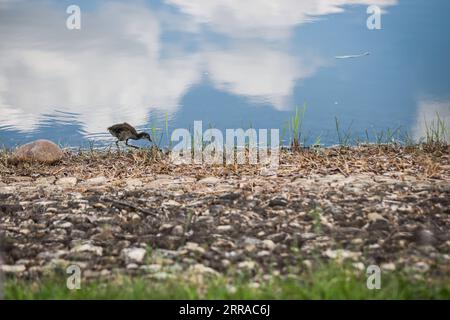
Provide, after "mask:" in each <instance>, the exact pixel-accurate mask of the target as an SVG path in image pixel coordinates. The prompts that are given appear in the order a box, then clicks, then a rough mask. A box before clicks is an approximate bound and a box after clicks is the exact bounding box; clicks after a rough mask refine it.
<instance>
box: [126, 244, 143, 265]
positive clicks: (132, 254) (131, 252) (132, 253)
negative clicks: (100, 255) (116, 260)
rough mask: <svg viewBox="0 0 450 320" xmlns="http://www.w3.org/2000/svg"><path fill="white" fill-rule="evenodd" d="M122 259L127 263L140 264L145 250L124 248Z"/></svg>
mask: <svg viewBox="0 0 450 320" xmlns="http://www.w3.org/2000/svg"><path fill="white" fill-rule="evenodd" d="M121 254H122V257H123V258H124V259H125V261H127V262H129V263H142V262H143V261H144V258H145V254H146V250H145V249H143V248H126V249H123V250H122V253H121Z"/></svg>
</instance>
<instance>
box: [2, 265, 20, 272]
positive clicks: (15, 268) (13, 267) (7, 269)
mask: <svg viewBox="0 0 450 320" xmlns="http://www.w3.org/2000/svg"><path fill="white" fill-rule="evenodd" d="M0 270H1V271H2V272H4V273H21V272H24V271H25V270H26V268H25V266H24V265H0Z"/></svg>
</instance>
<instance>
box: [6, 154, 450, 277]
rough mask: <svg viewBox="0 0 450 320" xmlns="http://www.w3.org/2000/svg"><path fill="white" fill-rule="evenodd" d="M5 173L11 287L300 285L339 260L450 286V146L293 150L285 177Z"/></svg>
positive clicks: (95, 167)
mask: <svg viewBox="0 0 450 320" xmlns="http://www.w3.org/2000/svg"><path fill="white" fill-rule="evenodd" d="M0 174H1V175H0V232H1V246H2V251H3V264H2V265H1V266H0V268H1V270H3V272H4V273H5V274H6V276H7V277H8V276H9V277H20V278H25V279H36V278H38V277H42V276H43V275H46V274H49V273H52V272H55V270H56V271H57V270H60V271H61V270H62V272H65V267H66V266H68V265H70V264H78V265H79V266H80V267H81V268H82V270H83V275H84V277H86V278H98V277H108V276H113V275H116V274H131V275H137V274H139V275H145V276H148V277H151V278H155V279H166V278H170V277H171V276H173V275H176V274H180V273H189V272H193V273H195V274H199V273H208V274H218V273H222V274H228V273H230V272H245V273H246V274H250V275H256V274H272V275H273V274H279V275H292V274H299V273H301V272H304V271H305V270H307V269H310V268H314V266H315V265H316V264H317V263H319V262H320V261H328V260H335V261H337V262H341V261H348V262H349V263H351V264H353V265H354V266H355V268H357V269H360V270H365V267H366V266H368V265H370V264H377V265H379V266H380V267H381V268H382V270H385V271H393V270H401V271H405V272H408V273H410V274H412V275H413V276H415V277H418V276H424V275H426V276H427V277H431V278H434V277H439V278H440V277H442V276H443V277H445V278H447V279H448V276H449V274H450V273H449V271H450V263H449V262H450V255H449V254H450V233H449V227H450V218H449V217H450V216H449V213H450V179H449V177H450V165H449V148H444V149H443V150H439V151H435V152H432V153H431V152H424V151H421V150H419V149H418V148H410V149H408V148H401V147H395V146H368V147H358V148H330V149H322V150H319V151H312V150H309V151H303V152H299V153H289V152H282V154H281V163H280V167H279V168H278V170H277V171H272V170H268V169H267V168H264V167H262V166H250V165H243V166H213V167H212V166H196V165H181V166H175V165H173V164H171V163H170V162H169V161H167V160H165V159H164V157H159V158H157V159H155V157H154V154H149V153H146V152H143V151H133V152H129V153H115V152H114V153H113V152H104V151H95V152H91V153H79V154H78V153H68V154H67V156H66V158H65V159H64V160H63V161H62V162H61V163H59V164H57V165H54V166H43V165H42V166H39V165H27V164H23V165H12V164H8V163H7V162H2V163H1V164H0Z"/></svg>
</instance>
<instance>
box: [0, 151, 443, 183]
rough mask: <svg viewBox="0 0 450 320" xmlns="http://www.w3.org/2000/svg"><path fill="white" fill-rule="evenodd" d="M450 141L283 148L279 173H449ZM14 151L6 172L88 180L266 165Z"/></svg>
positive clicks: (3, 159) (2, 162) (3, 162)
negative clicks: (38, 160) (35, 158)
mask: <svg viewBox="0 0 450 320" xmlns="http://www.w3.org/2000/svg"><path fill="white" fill-rule="evenodd" d="M449 154H450V147H449V146H448V145H440V146H439V147H437V146H436V145H435V146H434V147H433V148H431V147H429V146H428V147H426V146H423V145H415V146H409V147H403V146H398V145H365V146H358V147H336V148H324V149H302V150H301V151H299V152H291V151H288V150H282V151H281V152H280V167H281V168H283V170H281V171H279V174H281V175H282V174H283V172H286V170H287V171H290V169H289V168H291V167H292V170H295V171H296V173H297V174H298V175H300V176H308V175H311V174H320V175H326V174H336V173H341V174H343V175H345V176H349V175H351V174H356V173H368V172H369V173H374V174H377V175H382V174H386V173H395V172H402V173H404V174H408V175H412V176H418V177H421V178H435V179H442V178H444V179H446V178H449V176H450V174H449ZM9 156H10V152H9V151H2V152H1V153H0V175H1V177H2V180H7V177H8V176H35V177H36V176H56V177H62V176H77V177H79V178H82V179H88V178H91V177H96V176H107V177H110V178H115V179H126V178H137V177H139V178H142V177H146V176H151V175H154V174H168V175H177V174H183V175H188V176H195V177H196V178H202V177H205V176H221V177H226V176H230V175H257V174H259V173H260V170H261V168H262V167H263V166H262V165H249V164H246V165H237V164H234V165H196V164H189V165H175V164H173V163H172V162H171V161H170V158H169V156H168V155H167V154H163V153H162V152H160V151H158V150H157V149H150V150H129V151H126V152H116V151H111V150H106V151H100V150H98V151H96V150H90V151H78V152H73V151H66V157H65V158H64V159H63V160H62V161H60V162H59V163H57V164H55V165H52V166H48V165H41V164H28V163H24V164H19V165H13V164H10V163H8V160H7V159H8V157H9Z"/></svg>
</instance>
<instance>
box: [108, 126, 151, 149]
mask: <svg viewBox="0 0 450 320" xmlns="http://www.w3.org/2000/svg"><path fill="white" fill-rule="evenodd" d="M108 131H109V133H111V134H112V135H113V136H114V137H116V138H117V141H116V145H117V147H119V141H125V144H126V145H127V146H129V147H132V148H137V149H138V147H136V146H133V145H130V144H128V140H130V139H131V140H141V139H147V140H148V141H150V142H153V141H152V139H151V138H150V135H149V134H148V133H147V132H137V131H136V129H135V128H134V127H133V126H132V125H130V124H128V123H126V122H124V123H119V124H115V125H113V126H111V127H109V128H108Z"/></svg>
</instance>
